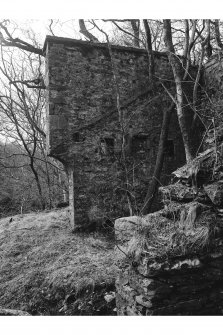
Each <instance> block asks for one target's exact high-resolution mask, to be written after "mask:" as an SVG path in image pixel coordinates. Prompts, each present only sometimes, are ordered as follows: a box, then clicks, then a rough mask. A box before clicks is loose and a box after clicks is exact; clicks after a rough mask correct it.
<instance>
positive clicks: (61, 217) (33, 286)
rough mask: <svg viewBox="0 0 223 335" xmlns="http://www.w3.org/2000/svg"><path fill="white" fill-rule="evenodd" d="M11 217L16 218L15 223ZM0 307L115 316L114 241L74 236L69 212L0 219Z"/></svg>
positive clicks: (41, 312)
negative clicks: (110, 297)
mask: <svg viewBox="0 0 223 335" xmlns="http://www.w3.org/2000/svg"><path fill="white" fill-rule="evenodd" d="M10 221H11V222H10ZM0 257H1V265H0V307H4V308H15V309H21V310H24V311H27V312H29V313H31V314H32V315H115V312H114V311H113V309H114V308H115V301H114V300H115V299H113V300H112V299H111V302H107V301H106V300H105V299H104V296H105V295H106V294H107V295H109V291H114V279H115V276H116V271H117V269H116V267H115V265H114V252H113V242H112V241H111V240H109V239H108V238H107V237H106V236H103V235H101V234H99V233H91V234H72V233H71V228H70V226H69V220H68V217H67V210H66V209H63V210H55V211H50V212H47V211H45V212H41V213H31V214H26V215H17V216H14V217H13V218H12V220H10V218H4V219H2V220H0Z"/></svg>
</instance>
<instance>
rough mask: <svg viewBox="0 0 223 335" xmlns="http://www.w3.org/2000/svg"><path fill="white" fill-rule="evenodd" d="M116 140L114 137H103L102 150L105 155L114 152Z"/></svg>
mask: <svg viewBox="0 0 223 335" xmlns="http://www.w3.org/2000/svg"><path fill="white" fill-rule="evenodd" d="M114 147H115V141H114V138H111V137H104V138H101V151H102V153H103V154H105V155H113V154H114Z"/></svg>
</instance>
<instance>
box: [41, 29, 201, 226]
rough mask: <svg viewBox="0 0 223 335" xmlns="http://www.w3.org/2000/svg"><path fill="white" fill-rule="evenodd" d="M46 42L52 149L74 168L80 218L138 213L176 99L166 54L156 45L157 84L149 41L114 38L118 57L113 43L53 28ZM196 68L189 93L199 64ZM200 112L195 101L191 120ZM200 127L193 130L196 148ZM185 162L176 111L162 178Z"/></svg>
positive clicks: (73, 198) (74, 212) (73, 204)
mask: <svg viewBox="0 0 223 335" xmlns="http://www.w3.org/2000/svg"><path fill="white" fill-rule="evenodd" d="M44 50H45V54H46V86H47V118H48V120H47V126H48V130H47V147H48V154H49V155H50V156H52V157H55V158H56V159H58V160H60V161H61V162H62V163H63V164H64V165H65V167H66V169H67V171H68V175H69V200H70V209H71V222H72V224H73V225H74V224H75V223H76V224H79V223H83V222H86V221H88V220H89V219H90V220H92V219H98V220H99V219H100V218H109V219H111V220H112V219H115V218H117V217H119V216H125V215H129V213H130V211H129V209H130V207H131V208H132V210H133V213H137V212H138V211H139V209H140V207H141V205H142V202H143V199H144V197H145V194H146V191H147V187H148V184H149V182H150V180H151V178H152V175H153V169H154V165H155V159H156V153H157V148H158V143H159V135H160V129H161V124H162V115H163V110H164V108H168V107H169V106H170V104H171V101H170V98H169V96H168V94H166V92H165V90H164V89H163V86H162V85H161V84H160V82H162V83H163V84H165V86H166V87H167V88H168V89H169V90H171V89H172V88H173V85H174V84H173V78H172V71H171V68H170V65H169V63H168V59H167V56H166V54H165V53H160V52H154V60H155V78H156V86H155V87H156V89H155V90H154V89H153V87H152V85H151V82H150V79H149V71H148V55H147V52H146V50H144V49H138V48H131V47H123V46H113V45H112V59H113V62H112V61H111V54H110V53H109V49H108V46H107V44H103V43H102V44H99V43H90V42H85V41H81V40H74V39H69V38H62V37H55V36H53V37H52V36H47V37H46V41H45V46H44ZM112 64H113V65H114V66H115V68H116V72H117V73H116V74H117V80H116V81H115V80H114V71H113V68H112ZM190 74H191V76H189V80H188V82H186V83H185V86H187V92H188V97H187V98H188V99H190V95H191V92H192V90H191V84H190V83H191V81H192V80H193V77H194V75H195V71H194V69H191V73H190ZM117 88H118V90H119V94H120V99H119V103H120V111H121V113H119V112H118V109H117ZM185 108H187V107H185ZM192 119H193V112H192V111H191V110H190V109H189V108H188V122H189V123H191V122H192ZM197 135H198V132H197V131H194V130H192V131H191V139H192V140H193V141H194V143H195V145H194V147H195V150H196V148H197V146H196V143H198V138H199V136H197ZM184 162H185V154H184V149H183V143H182V138H181V134H180V129H179V125H178V120H177V116H176V112H174V113H173V114H172V118H171V124H170V128H169V136H168V141H167V145H166V151H165V161H164V167H163V176H162V179H161V180H160V183H161V184H166V183H167V182H168V181H169V176H170V173H171V172H172V171H173V170H175V169H176V168H177V167H179V166H181V165H183V164H184Z"/></svg>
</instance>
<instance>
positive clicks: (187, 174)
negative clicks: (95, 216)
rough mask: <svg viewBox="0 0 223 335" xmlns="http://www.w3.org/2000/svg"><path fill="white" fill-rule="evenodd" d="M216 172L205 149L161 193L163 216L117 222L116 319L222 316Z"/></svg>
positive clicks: (221, 226)
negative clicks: (121, 316)
mask: <svg viewBox="0 0 223 335" xmlns="http://www.w3.org/2000/svg"><path fill="white" fill-rule="evenodd" d="M220 166H222V156H221V154H220V153H219V151H218V159H217V163H216V156H215V150H214V148H209V149H208V150H206V151H205V152H204V153H202V154H200V155H199V156H198V157H197V158H196V159H195V160H194V161H192V162H191V163H190V164H188V165H186V166H184V167H182V168H180V169H178V170H177V171H175V172H174V176H175V180H176V183H174V184H171V185H168V186H165V187H162V188H161V189H160V191H161V192H162V196H163V199H164V204H165V206H164V208H163V209H162V210H160V211H158V212H155V213H153V214H149V215H147V216H144V217H137V216H135V217H128V218H121V219H118V220H116V223H115V231H116V241H117V247H116V257H117V264H118V266H119V268H120V273H119V277H118V279H117V282H116V288H117V293H116V304H117V311H118V315H222V314H223V247H222V246H223V223H222V215H223V214H222V212H223V209H222V208H223V186H222V185H223V181H222V179H221V178H222V177H221V175H220V174H219V169H220V168H219V167H220ZM191 171H197V175H196V182H197V185H196V186H195V185H194V184H193V175H192V174H193V172H191ZM204 176H205V178H204Z"/></svg>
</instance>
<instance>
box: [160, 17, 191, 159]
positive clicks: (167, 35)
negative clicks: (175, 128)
mask: <svg viewBox="0 0 223 335" xmlns="http://www.w3.org/2000/svg"><path fill="white" fill-rule="evenodd" d="M163 27H164V42H165V44H166V48H167V52H168V59H169V62H170V65H171V67H172V71H173V76H174V81H175V85H176V109H177V116H178V121H179V126H180V130H181V134H182V138H183V143H184V149H185V154H186V160H187V162H189V161H191V160H192V159H193V158H194V155H193V147H192V144H191V143H190V135H189V125H188V124H187V120H186V113H185V110H184V107H183V88H182V78H181V77H182V75H181V64H180V62H179V59H178V58H177V57H176V55H175V50H174V46H173V41H172V33H171V20H164V25H163Z"/></svg>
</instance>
